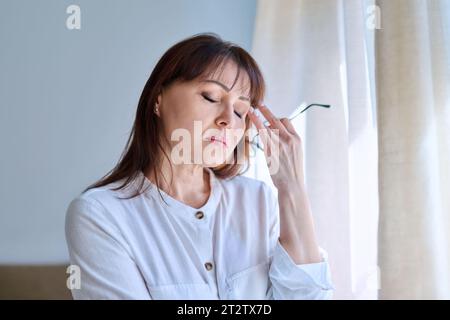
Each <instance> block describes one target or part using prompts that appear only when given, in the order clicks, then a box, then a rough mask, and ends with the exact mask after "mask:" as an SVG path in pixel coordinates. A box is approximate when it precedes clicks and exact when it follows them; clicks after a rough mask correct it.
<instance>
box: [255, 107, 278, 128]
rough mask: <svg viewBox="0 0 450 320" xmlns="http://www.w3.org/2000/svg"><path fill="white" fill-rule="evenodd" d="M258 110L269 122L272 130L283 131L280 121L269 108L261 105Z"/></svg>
mask: <svg viewBox="0 0 450 320" xmlns="http://www.w3.org/2000/svg"><path fill="white" fill-rule="evenodd" d="M258 109H259V110H260V111H261V113H262V115H263V116H264V118H266V119H267V121H269V123H270V126H271V127H272V128H277V129H282V128H281V127H282V125H281V122H280V120H279V119H278V118H277V117H275V116H274V114H273V113H272V112H271V111H270V110H269V108H267V107H266V106H265V105H260V106H259V107H258Z"/></svg>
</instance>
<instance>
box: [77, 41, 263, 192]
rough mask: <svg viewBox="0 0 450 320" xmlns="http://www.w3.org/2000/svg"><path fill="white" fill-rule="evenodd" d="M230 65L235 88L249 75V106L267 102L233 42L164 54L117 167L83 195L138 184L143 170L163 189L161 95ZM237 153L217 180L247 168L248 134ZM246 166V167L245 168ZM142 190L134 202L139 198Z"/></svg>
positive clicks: (250, 62)
mask: <svg viewBox="0 0 450 320" xmlns="http://www.w3.org/2000/svg"><path fill="white" fill-rule="evenodd" d="M229 60H231V61H233V62H234V63H236V65H237V66H238V72H237V75H236V79H235V83H236V81H237V80H238V78H239V72H240V70H241V69H242V70H243V71H245V72H246V73H247V75H248V77H249V80H250V103H251V105H252V106H258V105H259V104H260V103H261V102H262V101H263V97H264V93H265V84H264V79H263V76H262V74H261V71H260V70H259V67H258V65H257V63H256V62H255V60H254V59H253V58H252V57H251V56H250V54H249V53H248V52H247V51H245V50H244V49H242V48H241V47H239V46H238V45H236V44H234V43H231V42H228V41H223V40H222V39H221V38H220V37H219V36H218V35H216V34H214V33H203V34H197V35H194V36H192V37H189V38H187V39H184V40H182V41H181V42H178V43H176V44H175V45H173V46H172V47H171V48H169V50H167V52H166V53H164V55H163V56H162V57H161V59H160V60H159V61H158V63H157V64H156V66H155V68H154V69H153V72H152V73H151V75H150V77H149V79H148V80H147V83H146V84H145V86H144V89H143V91H142V94H141V97H140V99H139V103H138V107H137V111H136V118H135V120H134V124H133V128H132V130H131V133H130V136H129V137H128V141H127V144H126V147H125V150H124V151H123V153H122V155H121V157H120V160H119V162H118V164H117V165H116V166H115V167H114V168H113V169H112V170H110V171H109V172H108V173H107V174H106V175H105V176H104V177H102V178H101V179H100V180H99V181H97V182H95V183H94V184H92V185H90V186H89V187H87V188H86V189H85V190H84V191H83V193H84V192H86V191H87V190H89V189H92V188H97V187H102V186H105V185H107V184H110V183H113V182H116V181H119V180H122V179H125V181H124V182H123V184H122V185H120V186H119V187H117V188H115V189H112V190H120V189H122V188H125V187H126V186H127V185H128V184H129V183H130V182H131V181H132V180H133V179H135V178H136V176H137V175H138V173H139V171H144V172H145V171H147V170H148V171H149V172H150V171H151V172H153V176H154V179H155V181H156V185H157V186H159V183H158V175H157V173H156V171H157V170H156V169H157V168H158V167H159V165H160V155H161V153H160V152H162V153H164V155H165V156H166V157H167V158H168V156H167V154H166V152H165V151H164V149H163V147H162V145H161V141H160V137H159V134H158V133H159V132H160V131H161V123H160V122H159V121H158V120H159V118H158V116H157V115H156V114H155V113H154V112H153V110H154V109H153V108H154V105H155V103H156V101H157V98H158V95H159V93H160V92H161V91H162V89H163V88H165V87H167V86H169V85H170V84H172V83H173V82H175V81H191V80H194V79H198V78H201V77H203V76H205V75H209V74H212V73H213V72H214V71H216V70H217V69H218V68H219V66H220V65H221V64H222V63H224V62H227V61H229ZM233 86H234V84H233ZM249 126H250V119H249V118H248V117H247V119H246V128H245V129H247V128H249ZM242 144H244V145H242ZM242 147H243V148H244V149H240V150H244V152H243V153H242V152H239V155H238V152H237V149H238V148H242ZM233 154H234V160H233V161H232V163H229V162H228V161H227V163H225V164H222V165H220V166H218V167H215V168H211V169H212V170H213V172H214V174H215V175H216V176H217V177H218V178H223V179H224V178H232V177H235V176H237V175H240V174H242V173H244V172H245V171H246V170H247V169H248V160H249V141H248V136H247V135H244V139H241V141H240V142H239V144H238V145H237V146H236V148H235V150H234V152H233ZM238 157H244V161H238ZM168 159H169V158H168ZM240 160H242V159H240ZM169 162H170V161H169ZM242 163H245V164H246V166H245V169H243V165H242ZM143 184H144V180H143V181H142V182H141V185H140V187H139V190H141V189H142V186H143ZM139 190H138V191H137V192H136V193H134V194H133V195H132V196H131V197H130V198H134V197H135V196H138V195H139V194H141V192H140V191H139ZM158 190H159V188H158ZM127 199H129V198H127Z"/></svg>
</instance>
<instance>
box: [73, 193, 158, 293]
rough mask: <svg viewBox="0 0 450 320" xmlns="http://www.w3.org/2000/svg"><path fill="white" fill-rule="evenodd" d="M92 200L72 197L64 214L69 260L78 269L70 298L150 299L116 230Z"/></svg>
mask: <svg viewBox="0 0 450 320" xmlns="http://www.w3.org/2000/svg"><path fill="white" fill-rule="evenodd" d="M94 201H96V200H91V199H89V200H87V199H83V198H80V197H79V198H76V199H74V200H73V201H72V202H71V203H70V205H69V207H68V209H67V213H66V230H65V231H66V241H67V246H68V249H69V256H70V262H71V264H72V265H75V266H78V267H79V270H80V285H81V286H80V288H70V289H71V291H72V296H73V298H74V299H150V295H149V292H148V290H147V286H146V284H145V280H144V279H143V277H142V275H141V273H140V271H139V269H138V267H137V265H136V263H135V262H134V261H133V258H132V256H131V254H130V252H131V251H130V249H129V247H128V245H127V243H126V242H125V241H124V239H123V237H122V236H121V233H120V232H119V230H118V229H117V228H116V227H115V226H114V225H113V224H112V222H111V219H108V218H107V216H106V215H105V211H104V209H103V207H102V206H101V204H100V203H98V204H97V203H96V202H94Z"/></svg>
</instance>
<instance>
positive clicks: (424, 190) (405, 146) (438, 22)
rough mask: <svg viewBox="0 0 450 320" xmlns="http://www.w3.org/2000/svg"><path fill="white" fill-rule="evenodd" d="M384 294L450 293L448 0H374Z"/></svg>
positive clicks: (425, 296)
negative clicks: (378, 15)
mask: <svg viewBox="0 0 450 320" xmlns="http://www.w3.org/2000/svg"><path fill="white" fill-rule="evenodd" d="M377 4H378V5H379V7H380V11H381V15H382V29H381V32H377V33H376V48H377V49H376V55H377V59H376V73H377V97H378V110H379V111H378V114H379V115H378V128H379V129H378V132H379V137H380V139H379V149H380V182H382V183H381V184H380V233H379V235H380V246H379V252H380V254H379V259H380V266H381V290H380V298H383V299H397V298H403V299H450V276H449V273H450V1H448V0H428V1H424V0H395V1H392V0H386V1H377Z"/></svg>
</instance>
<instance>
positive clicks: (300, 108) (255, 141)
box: [250, 102, 331, 151]
mask: <svg viewBox="0 0 450 320" xmlns="http://www.w3.org/2000/svg"><path fill="white" fill-rule="evenodd" d="M314 106H317V107H322V108H330V107H331V105H329V104H320V103H311V104H310V105H307V103H306V102H303V103H302V104H300V105H299V106H298V107H297V108H295V110H294V112H292V114H291V115H290V116H289V117H288V119H289V120H293V119H295V118H297V117H298V116H299V115H300V114H302V113H303V112H304V111H306V110H308V109H309V108H311V107H314ZM263 124H264V126H268V125H269V121H267V120H266V121H263ZM258 136H259V132H258V133H257V134H256V135H255V136H254V137H253V138H252V139H251V140H250V144H251V145H252V146H254V147H256V148H258V149H259V150H261V151H264V148H263V146H262V145H261V143H260V141H259V138H258Z"/></svg>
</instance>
